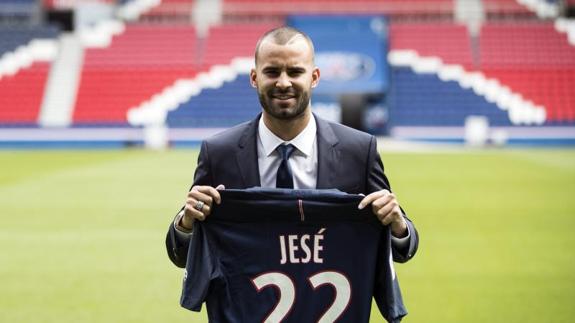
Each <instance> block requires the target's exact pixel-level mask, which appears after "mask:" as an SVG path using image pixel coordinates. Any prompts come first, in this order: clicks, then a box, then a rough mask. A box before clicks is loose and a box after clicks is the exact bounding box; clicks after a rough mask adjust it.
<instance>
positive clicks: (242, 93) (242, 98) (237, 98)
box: [167, 75, 260, 128]
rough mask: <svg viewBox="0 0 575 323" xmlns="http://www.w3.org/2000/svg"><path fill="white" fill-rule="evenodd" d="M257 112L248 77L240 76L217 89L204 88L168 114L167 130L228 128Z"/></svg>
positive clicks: (253, 92) (255, 98)
mask: <svg viewBox="0 0 575 323" xmlns="http://www.w3.org/2000/svg"><path fill="white" fill-rule="evenodd" d="M259 111H260V105H259V102H258V99H257V96H256V95H255V90H254V89H253V88H252V87H251V86H250V81H249V77H248V76H247V75H240V76H238V77H237V78H236V79H235V80H233V81H231V82H226V83H224V85H223V86H222V87H221V88H218V89H205V90H203V91H202V92H201V93H200V94H199V95H198V96H196V97H193V98H192V99H191V100H189V101H188V102H186V103H184V104H182V105H181V106H180V107H179V108H178V109H177V110H174V111H172V112H170V113H169V114H168V118H167V123H168V125H169V126H170V127H176V128H178V127H199V128H202V127H205V128H212V127H213V128H219V127H231V126H233V125H236V124H238V123H241V122H244V121H247V120H250V119H252V118H253V117H254V116H255V115H256V114H257V113H258V112H259Z"/></svg>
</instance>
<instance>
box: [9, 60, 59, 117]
mask: <svg viewBox="0 0 575 323" xmlns="http://www.w3.org/2000/svg"><path fill="white" fill-rule="evenodd" d="M49 70H50V63H34V64H32V66H30V67H29V68H25V69H22V70H20V71H19V72H18V73H16V74H15V75H13V76H4V77H3V78H2V79H0V123H2V124H4V125H8V124H36V123H37V120H38V115H39V111H40V105H41V104H42V98H43V96H44V87H45V84H46V79H47V78H48V71H49Z"/></svg>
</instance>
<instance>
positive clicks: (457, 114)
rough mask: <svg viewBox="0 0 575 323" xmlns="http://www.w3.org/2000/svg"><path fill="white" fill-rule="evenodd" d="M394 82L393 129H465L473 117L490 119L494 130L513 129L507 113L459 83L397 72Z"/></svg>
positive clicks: (391, 96)
mask: <svg viewBox="0 0 575 323" xmlns="http://www.w3.org/2000/svg"><path fill="white" fill-rule="evenodd" d="M392 82H393V83H392V84H393V86H392V88H391V91H390V93H389V97H388V105H389V110H390V111H389V112H390V114H389V121H390V124H391V125H392V126H463V125H464V123H465V118H466V117H467V116H470V115H481V116H486V117H487V118H488V119H489V123H490V124H491V125H494V126H510V125H511V122H510V121H509V117H508V115H507V112H506V111H503V110H501V109H499V108H498V107H497V106H496V105H495V104H493V103H489V102H487V101H486V100H485V99H484V98H483V97H481V96H478V95H477V94H475V93H474V92H473V91H472V90H470V89H463V88H461V87H460V86H459V84H458V83H457V82H455V81H450V82H444V81H442V80H440V79H439V78H438V77H437V75H431V74H416V73H415V72H413V71H412V70H411V69H409V68H394V69H393V70H392Z"/></svg>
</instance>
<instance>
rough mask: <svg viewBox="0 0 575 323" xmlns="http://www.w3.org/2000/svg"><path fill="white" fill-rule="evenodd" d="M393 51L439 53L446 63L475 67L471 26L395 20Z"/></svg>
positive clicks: (392, 36) (391, 48) (391, 32)
mask: <svg viewBox="0 0 575 323" xmlns="http://www.w3.org/2000/svg"><path fill="white" fill-rule="evenodd" d="M389 42H390V50H401V49H411V50H415V51H416V52H417V53H418V54H419V55H420V56H436V57H439V58H441V60H442V61H443V62H444V63H446V64H459V65H463V66H464V67H466V68H472V67H473V66H474V62H473V55H472V52H471V42H470V39H469V36H468V33H467V28H466V27H465V26H463V25H456V24H453V23H393V24H391V25H390V26H389Z"/></svg>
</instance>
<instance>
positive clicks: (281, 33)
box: [254, 26, 315, 64]
mask: <svg viewBox="0 0 575 323" xmlns="http://www.w3.org/2000/svg"><path fill="white" fill-rule="evenodd" d="M297 36H301V37H303V39H304V40H305V41H306V42H307V44H308V45H309V47H310V49H311V54H312V60H313V58H314V57H315V50H314V47H313V42H312V41H311V38H309V36H308V35H306V34H305V33H304V32H302V31H300V30H297V29H295V28H293V27H288V26H283V27H278V28H274V29H272V30H270V31H268V32H266V33H265V34H264V35H263V36H262V37H260V39H259V40H258V43H257V45H256V53H255V57H254V58H255V61H256V64H257V63H258V54H259V52H260V46H261V44H262V42H263V41H264V40H267V39H270V40H272V41H273V42H274V43H275V44H278V45H286V44H287V43H289V42H290V41H291V40H292V39H293V38H295V37H297Z"/></svg>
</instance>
